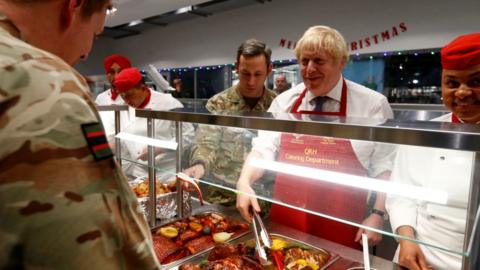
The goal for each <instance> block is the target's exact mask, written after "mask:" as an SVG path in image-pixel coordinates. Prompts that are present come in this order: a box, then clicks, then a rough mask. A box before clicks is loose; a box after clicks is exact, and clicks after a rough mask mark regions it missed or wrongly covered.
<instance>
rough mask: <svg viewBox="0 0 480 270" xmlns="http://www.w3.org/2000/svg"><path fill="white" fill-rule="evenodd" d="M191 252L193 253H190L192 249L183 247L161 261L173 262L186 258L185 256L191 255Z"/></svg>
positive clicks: (165, 262) (163, 262) (164, 262)
mask: <svg viewBox="0 0 480 270" xmlns="http://www.w3.org/2000/svg"><path fill="white" fill-rule="evenodd" d="M190 254H191V253H190V251H188V249H186V248H181V249H179V250H177V251H176V252H175V253H172V254H170V255H168V256H167V257H166V258H165V259H163V260H162V261H161V263H162V264H167V263H171V262H174V261H177V260H180V259H181V258H185V257H187V256H189V255H190Z"/></svg>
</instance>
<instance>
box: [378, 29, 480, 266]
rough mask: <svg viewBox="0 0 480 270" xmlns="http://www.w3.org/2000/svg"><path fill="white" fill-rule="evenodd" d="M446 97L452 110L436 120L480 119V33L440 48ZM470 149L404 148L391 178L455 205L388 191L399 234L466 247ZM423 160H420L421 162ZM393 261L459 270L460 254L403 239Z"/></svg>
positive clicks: (470, 121)
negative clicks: (435, 193)
mask: <svg viewBox="0 0 480 270" xmlns="http://www.w3.org/2000/svg"><path fill="white" fill-rule="evenodd" d="M441 60H442V68H443V70H442V96H443V102H444V104H445V106H446V107H447V108H448V109H449V110H450V111H451V113H449V114H446V115H444V116H442V117H439V118H436V119H433V121H442V122H451V123H468V124H478V123H479V122H480V33H475V34H469V35H464V36H460V37H458V38H456V39H454V40H453V41H452V42H450V43H449V44H447V45H446V46H445V47H444V48H443V49H442V50H441ZM473 161H474V156H473V153H471V152H465V151H454V150H445V149H433V148H432V149H429V148H422V147H412V146H410V147H406V146H404V147H400V148H399V150H398V154H397V158H396V161H395V166H394V169H393V172H392V176H391V181H394V182H398V183H402V184H407V185H415V186H422V187H427V188H434V189H437V190H441V191H445V192H447V194H448V200H449V201H455V202H456V203H455V205H449V204H447V205H438V204H433V203H429V202H426V201H422V199H419V200H411V199H407V198H405V197H400V196H393V195H388V196H387V200H386V208H387V211H388V213H389V215H390V221H391V224H392V229H393V231H394V232H396V233H397V234H400V235H402V236H405V237H407V238H411V239H416V240H419V241H420V242H423V243H427V244H430V245H433V246H437V247H445V248H448V249H450V250H453V251H457V252H461V251H463V250H464V248H463V247H464V238H465V229H466V228H465V224H466V219H467V204H468V194H469V187H470V179H471V175H472V170H473V168H472V164H474V162H473ZM419 164H421V165H420V166H419ZM394 260H395V261H397V262H399V263H400V264H401V265H403V266H405V267H407V268H408V269H421V270H426V269H432V268H433V269H461V267H462V256H461V255H458V254H455V253H453V252H446V251H444V250H441V249H439V248H434V247H431V246H427V245H418V244H417V243H415V242H412V241H409V240H399V248H398V249H397V254H396V256H395V258H394Z"/></svg>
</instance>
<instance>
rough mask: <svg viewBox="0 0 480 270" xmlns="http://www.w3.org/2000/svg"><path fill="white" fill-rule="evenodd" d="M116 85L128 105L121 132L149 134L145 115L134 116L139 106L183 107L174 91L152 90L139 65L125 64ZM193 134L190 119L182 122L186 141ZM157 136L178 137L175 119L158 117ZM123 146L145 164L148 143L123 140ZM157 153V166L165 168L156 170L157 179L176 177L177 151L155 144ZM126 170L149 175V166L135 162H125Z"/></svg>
mask: <svg viewBox="0 0 480 270" xmlns="http://www.w3.org/2000/svg"><path fill="white" fill-rule="evenodd" d="M114 85H115V88H116V89H117V91H118V93H119V96H120V97H121V99H122V100H123V101H124V102H125V104H127V105H128V106H129V112H128V113H129V117H128V119H129V122H128V124H127V125H126V127H125V129H122V132H125V133H128V134H133V135H138V136H145V137H146V136H147V120H146V118H138V117H135V110H136V109H151V110H162V111H168V110H173V109H177V108H183V105H182V103H180V101H178V100H176V99H175V98H174V97H172V95H171V94H164V93H160V92H157V91H153V90H151V89H150V88H149V87H148V86H147V85H146V84H145V82H144V79H143V76H142V74H141V73H140V71H139V70H138V69H136V68H126V69H124V70H122V71H121V72H120V73H119V74H118V75H117V76H116V78H115V81H114ZM192 136H193V126H192V125H191V124H190V123H184V124H183V136H182V139H183V140H184V141H183V142H184V144H185V145H188V144H190V143H191V140H192ZM155 139H158V140H162V141H175V123H174V122H173V121H165V120H156V121H155ZM122 144H123V146H124V147H125V148H126V150H127V151H122V153H126V154H125V156H124V157H125V158H127V159H129V160H137V161H138V162H140V163H144V164H146V160H147V145H146V144H144V143H142V142H129V141H125V140H124V141H123V143H122ZM154 149H155V153H156V154H155V156H156V159H157V161H156V163H155V164H156V166H158V167H159V168H162V171H163V172H162V173H160V172H157V179H160V180H161V181H167V180H170V179H172V178H174V177H175V174H174V173H175V166H176V165H175V164H176V163H175V151H168V150H165V149H161V148H158V147H157V148H154ZM124 171H125V173H126V174H127V176H130V177H134V178H138V177H145V175H147V167H146V166H142V165H136V164H132V163H129V164H126V165H125V166H124Z"/></svg>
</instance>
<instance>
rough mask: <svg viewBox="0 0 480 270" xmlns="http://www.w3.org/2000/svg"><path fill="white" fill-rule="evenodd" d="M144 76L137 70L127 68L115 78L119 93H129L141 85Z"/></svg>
mask: <svg viewBox="0 0 480 270" xmlns="http://www.w3.org/2000/svg"><path fill="white" fill-rule="evenodd" d="M141 81H142V74H141V73H140V71H138V69H136V68H126V69H124V70H122V71H120V73H118V75H117V77H115V82H114V83H113V84H114V85H115V88H116V89H117V91H118V92H119V93H123V92H127V91H129V90H130V89H132V88H133V87H135V86H137V85H139V84H140V82H141Z"/></svg>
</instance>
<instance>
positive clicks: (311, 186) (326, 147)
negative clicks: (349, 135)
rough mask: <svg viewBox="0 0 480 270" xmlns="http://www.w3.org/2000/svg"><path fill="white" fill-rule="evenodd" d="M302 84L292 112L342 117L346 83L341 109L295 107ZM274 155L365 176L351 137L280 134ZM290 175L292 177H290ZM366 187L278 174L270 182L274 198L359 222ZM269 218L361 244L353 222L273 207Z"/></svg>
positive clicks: (282, 159) (351, 244)
mask: <svg viewBox="0 0 480 270" xmlns="http://www.w3.org/2000/svg"><path fill="white" fill-rule="evenodd" d="M306 92H307V89H305V90H304V91H303V92H302V94H301V95H300V97H299V98H298V99H297V101H296V102H295V104H294V106H293V107H292V110H291V112H292V113H301V114H318V115H336V116H346V111H347V97H346V96H347V87H346V83H345V81H344V82H343V87H342V97H341V106H340V112H311V111H301V110H300V111H299V110H298V108H299V107H300V105H301V102H302V99H303V98H304V97H305V94H306ZM278 160H279V161H280V162H286V163H288V164H293V165H300V166H306V167H309V168H316V169H321V170H327V171H335V172H342V173H346V174H350V175H357V176H366V175H367V170H366V169H365V168H364V167H363V166H362V164H361V163H360V161H359V160H358V158H357V156H356V154H355V152H354V150H353V148H352V144H351V143H350V140H344V139H334V138H327V137H319V136H309V135H301V136H299V135H295V134H289V133H284V134H282V136H281V139H280V150H279V157H278ZM293 178H295V179H293ZM367 194H368V192H367V191H366V190H363V189H356V188H352V187H348V186H342V185H336V184H333V183H327V182H323V181H320V180H316V179H308V178H301V177H297V176H292V175H287V174H281V173H279V174H277V178H276V181H275V187H274V198H275V199H276V200H279V201H282V202H285V203H288V204H291V205H294V206H297V207H300V208H304V209H308V210H311V211H315V212H319V213H322V214H326V215H330V216H333V217H337V218H341V219H345V220H348V221H354V222H357V223H360V222H361V221H362V220H363V219H364V215H365V206H366V203H367ZM270 218H271V220H272V221H274V222H276V223H280V224H284V225H287V226H289V227H293V228H295V229H298V230H301V231H304V232H307V233H309V234H312V235H316V236H319V237H321V238H324V239H328V240H331V241H334V242H337V243H339V244H342V245H345V246H349V247H352V248H357V249H359V248H361V246H360V245H359V244H358V243H356V242H354V238H355V234H356V232H357V230H358V228H357V227H354V226H350V225H346V224H344V223H340V222H336V221H333V220H330V219H326V218H322V217H319V216H316V215H312V214H308V213H305V212H303V211H299V210H295V209H292V208H289V207H284V206H281V205H278V204H274V205H273V206H272V212H271V214H270Z"/></svg>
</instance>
